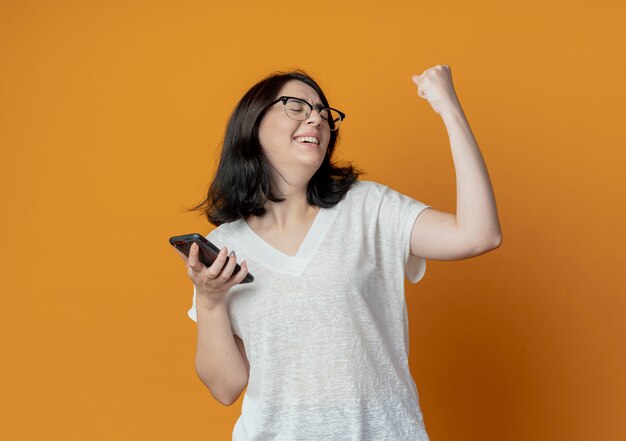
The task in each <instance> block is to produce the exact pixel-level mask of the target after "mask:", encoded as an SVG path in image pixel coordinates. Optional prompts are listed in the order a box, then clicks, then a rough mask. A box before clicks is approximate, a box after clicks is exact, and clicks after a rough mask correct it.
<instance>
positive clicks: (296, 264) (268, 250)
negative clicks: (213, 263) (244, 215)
mask: <svg viewBox="0 0 626 441" xmlns="http://www.w3.org/2000/svg"><path fill="white" fill-rule="evenodd" d="M340 204H341V203H338V204H336V205H335V206H333V207H332V208H321V207H320V209H319V211H318V213H317V214H316V215H315V219H314V220H313V223H312V224H311V227H310V228H309V231H308V232H307V234H306V236H305V237H304V240H303V241H302V243H301V244H300V248H299V249H298V252H297V253H296V255H295V256H288V255H287V254H285V253H283V252H282V251H279V250H277V249H276V248H274V247H273V246H272V245H270V244H269V243H267V242H266V241H265V240H263V239H261V237H260V236H258V235H257V234H256V233H255V232H254V231H253V230H252V228H250V226H249V225H248V223H247V222H246V221H245V219H239V220H237V221H235V222H232V223H230V224H228V225H229V227H230V230H231V233H232V235H233V237H234V238H235V240H237V241H238V242H240V245H241V246H242V248H243V249H245V251H246V252H247V253H248V254H249V255H250V257H251V258H254V259H255V260H256V261H258V262H259V263H260V264H262V265H265V266H267V267H270V268H272V269H273V270H276V271H280V272H285V273H288V274H292V275H299V274H300V273H302V271H304V269H305V268H306V266H307V265H308V263H309V261H310V260H311V258H312V257H313V255H314V254H315V252H316V251H317V249H318V247H319V246H320V244H321V243H322V241H323V239H324V237H325V236H326V233H327V232H328V230H329V228H330V226H331V225H332V223H333V220H334V219H335V216H336V215H337V212H338V210H339V205H340Z"/></svg>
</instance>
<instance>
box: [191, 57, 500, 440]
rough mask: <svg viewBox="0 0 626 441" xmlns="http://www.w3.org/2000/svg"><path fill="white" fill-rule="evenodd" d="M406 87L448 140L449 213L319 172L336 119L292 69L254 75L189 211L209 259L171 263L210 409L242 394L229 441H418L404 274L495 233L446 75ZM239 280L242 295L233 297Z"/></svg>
mask: <svg viewBox="0 0 626 441" xmlns="http://www.w3.org/2000/svg"><path fill="white" fill-rule="evenodd" d="M413 81H414V82H415V83H416V85H417V86H418V96H420V97H422V98H424V99H426V100H428V101H429V103H430V104H431V105H432V107H433V109H434V110H435V111H436V112H437V113H439V114H440V115H441V116H442V118H443V120H444V122H445V125H446V128H447V130H448V133H449V136H450V142H451V147H452V154H453V157H454V164H455V168H456V174H457V198H458V201H457V213H456V215H454V214H451V213H446V212H441V211H437V210H435V209H433V208H432V207H430V206H429V205H426V204H424V203H422V202H419V201H417V200H415V199H412V198H410V197H408V196H405V195H402V194H400V193H398V192H396V191H394V190H392V189H391V188H389V187H387V186H385V185H382V184H379V183H375V182H370V181H359V180H358V179H357V178H358V175H359V173H358V171H357V170H355V169H354V168H353V167H352V166H350V165H344V166H339V165H337V164H336V163H334V161H333V151H334V149H335V145H336V143H337V139H338V135H339V128H340V126H341V124H342V123H343V120H344V118H345V114H344V113H342V112H341V111H339V110H337V109H334V108H332V107H330V104H329V102H328V100H327V99H326V96H325V95H324V93H323V92H322V90H321V89H320V87H319V86H318V85H317V83H316V82H315V81H313V79H311V78H310V77H309V76H308V75H306V73H304V72H302V71H293V72H287V73H278V74H274V75H271V76H268V77H266V78H265V79H263V80H262V81H260V82H259V83H257V84H256V85H255V86H253V87H252V88H251V89H250V90H249V91H248V92H247V93H246V94H245V95H244V96H243V98H242V99H241V100H240V102H239V103H238V105H237V107H236V108H235V110H234V112H233V114H232V116H231V118H230V120H229V123H228V127H227V130H226V135H225V138H224V143H223V148H222V155H221V159H220V163H219V166H218V169H217V172H216V176H215V178H214V180H213V182H212V184H211V186H210V189H209V191H208V195H207V198H206V199H205V200H204V201H203V202H202V203H201V204H200V205H199V206H197V207H195V208H194V209H202V210H203V211H204V212H205V213H206V215H207V217H208V219H209V221H210V222H212V223H213V224H215V225H216V226H217V228H216V229H214V230H213V231H212V232H211V233H209V234H208V235H207V238H208V239H209V240H210V241H211V242H213V243H214V244H216V245H217V246H219V247H220V248H221V253H220V255H219V258H218V259H217V260H216V261H215V262H214V263H213V264H212V265H211V266H210V267H205V266H204V265H203V264H202V263H200V262H199V260H198V249H197V245H194V246H193V247H192V249H191V252H190V255H189V258H188V259H187V258H186V257H185V256H184V255H183V254H182V253H179V254H180V255H181V257H182V258H183V260H184V261H185V263H186V264H187V274H188V276H189V278H190V279H191V280H192V282H193V284H194V296H193V304H192V307H191V309H190V310H189V316H190V317H191V318H192V319H193V320H195V321H196V322H197V325H198V345H197V352H196V371H197V373H198V375H199V377H200V378H201V380H202V381H203V383H204V384H205V385H206V386H207V387H208V388H209V390H210V391H211V393H212V394H213V396H214V397H215V398H216V399H217V400H219V401H220V402H221V403H223V404H225V405H230V404H232V403H233V402H235V401H236V400H237V399H238V397H239V396H240V394H241V392H242V391H243V390H244V388H246V386H247V389H246V393H245V395H244V399H243V404H242V413H241V416H240V418H239V419H238V420H237V423H236V424H235V427H234V430H233V440H270V439H272V440H299V439H306V440H366V439H367V440H370V439H371V440H393V441H400V440H412V441H414V440H420V441H424V440H428V435H427V434H426V430H425V426H424V422H423V418H422V412H421V409H420V405H419V399H418V392H417V388H416V386H415V383H414V381H413V378H412V376H411V373H410V371H409V363H408V349H409V342H408V323H407V312H406V303H405V297H404V276H405V275H406V276H407V278H408V279H409V280H410V281H411V282H413V283H417V282H418V281H419V280H420V279H421V278H422V277H423V275H424V272H425V269H426V260H425V259H426V258H429V259H434V260H457V259H465V258H469V257H472V256H476V255H479V254H482V253H485V252H487V251H489V250H492V249H494V248H496V247H498V246H499V244H500V242H501V232H500V227H499V222H498V216H497V211H496V205H495V201H494V196H493V191H492V188H491V184H490V182H489V178H488V175H487V170H486V168H485V165H484V162H483V159H482V156H481V154H480V151H479V149H478V145H477V144H476V142H475V140H474V138H473V135H472V133H471V130H470V127H469V125H468V123H467V121H466V119H465V117H464V114H463V111H462V110H461V106H460V104H459V101H458V99H457V97H456V94H455V91H454V88H453V86H452V79H451V75H450V69H449V67H448V66H445V65H444V66H440V65H438V66H435V67H433V68H430V69H428V70H426V71H425V72H424V73H422V74H421V75H419V76H417V75H416V76H414V77H413ZM229 250H230V253H229ZM235 253H236V254H235ZM237 262H239V263H240V264H241V271H239V272H238V273H236V274H234V273H233V270H234V268H235V264H236V263H237ZM248 271H250V273H252V274H253V275H254V277H255V279H254V282H252V283H246V284H239V282H241V281H242V280H243V278H244V277H245V275H246V274H247V273H248Z"/></svg>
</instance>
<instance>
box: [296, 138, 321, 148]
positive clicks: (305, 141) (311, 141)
mask: <svg viewBox="0 0 626 441" xmlns="http://www.w3.org/2000/svg"><path fill="white" fill-rule="evenodd" d="M293 139H294V141H296V142H297V143H300V144H308V145H311V146H317V145H319V143H320V141H319V139H317V138H315V137H313V136H296V137H295V138H293Z"/></svg>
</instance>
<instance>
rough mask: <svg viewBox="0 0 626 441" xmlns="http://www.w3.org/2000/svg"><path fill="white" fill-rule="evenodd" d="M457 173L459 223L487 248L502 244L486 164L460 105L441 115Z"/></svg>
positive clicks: (457, 212)
mask: <svg viewBox="0 0 626 441" xmlns="http://www.w3.org/2000/svg"><path fill="white" fill-rule="evenodd" d="M441 116H442V118H443V121H444V124H445V126H446V130H447V131H448V136H449V138H450V147H451V150H452V157H453V161H454V168H455V172H456V191H457V195H456V197H457V210H456V222H457V226H458V227H459V228H462V229H464V230H465V231H467V232H468V234H470V235H471V236H472V237H475V238H477V240H478V241H479V243H480V244H483V245H485V246H492V245H496V246H497V245H499V243H500V241H501V238H502V232H501V230H500V222H499V220H498V210H497V208H496V201H495V197H494V194H493V188H492V186H491V181H490V180H489V174H488V172H487V167H486V165H485V161H484V159H483V157H482V154H481V153H480V149H479V148H478V143H477V142H476V139H475V138H474V135H473V133H472V130H471V128H470V126H469V123H468V122H467V119H466V117H465V114H464V113H463V109H462V108H461V106H460V104H459V105H456V106H451V107H450V108H449V109H447V110H446V111H443V112H442V113H441Z"/></svg>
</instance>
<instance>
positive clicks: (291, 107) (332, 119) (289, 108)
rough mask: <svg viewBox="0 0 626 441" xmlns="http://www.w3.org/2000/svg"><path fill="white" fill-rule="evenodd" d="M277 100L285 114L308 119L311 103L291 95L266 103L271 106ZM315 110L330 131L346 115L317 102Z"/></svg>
mask: <svg viewBox="0 0 626 441" xmlns="http://www.w3.org/2000/svg"><path fill="white" fill-rule="evenodd" d="M279 101H282V103H283V105H284V106H285V113H286V114H287V116H288V117H290V118H292V119H295V120H297V121H304V120H306V119H308V118H309V116H311V112H312V111H313V106H312V105H311V104H309V103H308V102H307V101H304V100H303V99H300V98H296V97H293V96H281V97H280V98H278V99H277V100H276V101H273V102H271V103H270V104H268V105H267V107H270V106H273V105H274V104H276V103H277V102H279ZM267 107H266V108H267ZM315 110H317V112H318V113H319V115H320V117H321V118H322V125H323V126H324V127H327V128H329V129H330V130H331V131H332V132H334V131H335V130H337V129H338V128H339V126H340V125H341V121H343V120H344V118H345V117H346V114H345V113H343V112H341V111H339V110H337V109H333V108H332V107H324V106H322V105H321V104H317V105H316V106H315Z"/></svg>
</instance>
